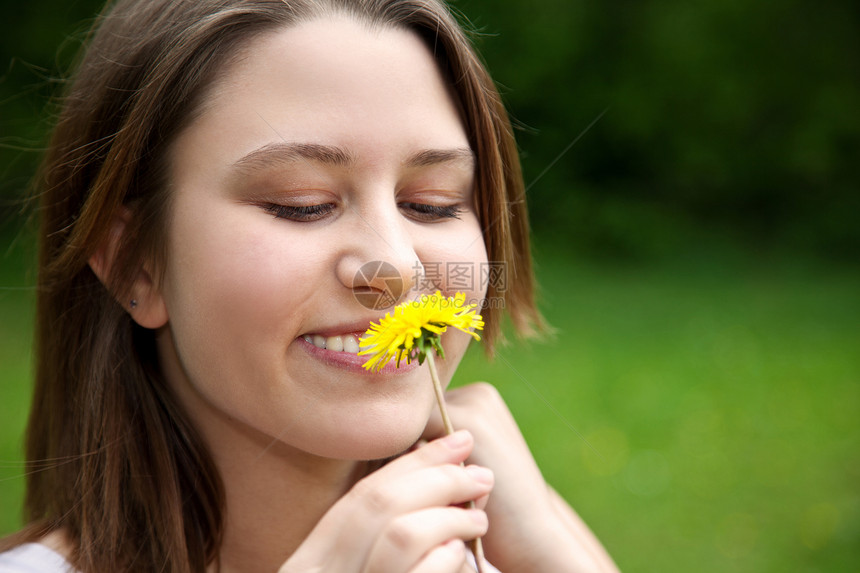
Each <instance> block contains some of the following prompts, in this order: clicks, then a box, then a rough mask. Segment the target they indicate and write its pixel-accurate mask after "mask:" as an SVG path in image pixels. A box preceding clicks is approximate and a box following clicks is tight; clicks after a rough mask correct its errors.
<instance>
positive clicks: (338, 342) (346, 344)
mask: <svg viewBox="0 0 860 573" xmlns="http://www.w3.org/2000/svg"><path fill="white" fill-rule="evenodd" d="M302 338H304V340H305V342H309V343H311V344H313V345H314V346H316V347H317V348H325V349H328V350H331V351H333V352H349V353H350V354H358V350H359V348H358V339H357V338H356V337H355V335H352V334H344V335H342V336H329V337H325V336H320V335H319V334H314V335H310V334H305V335H304V336H303V337H302Z"/></svg>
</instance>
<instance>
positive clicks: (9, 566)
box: [0, 543, 74, 573]
mask: <svg viewBox="0 0 860 573" xmlns="http://www.w3.org/2000/svg"><path fill="white" fill-rule="evenodd" d="M0 573H74V569H72V566H71V565H70V564H69V562H68V561H66V558H65V557H63V556H62V555H60V554H59V553H57V552H56V551H54V550H53V549H51V548H50V547H48V546H46V545H42V544H41V543H24V544H23V545H19V546H18V547H16V548H14V549H12V550H10V551H7V552H5V553H0Z"/></svg>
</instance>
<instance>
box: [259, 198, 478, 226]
mask: <svg viewBox="0 0 860 573" xmlns="http://www.w3.org/2000/svg"><path fill="white" fill-rule="evenodd" d="M400 207H401V208H405V209H409V210H410V211H412V212H413V218H414V219H417V220H418V221H421V222H432V221H439V220H443V219H459V218H460V213H462V212H463V209H462V208H461V207H460V206H459V205H429V204H426V203H412V202H404V203H400ZM264 208H265V210H266V212H268V213H271V214H272V215H274V216H275V217H276V218H278V219H287V220H290V221H296V222H300V223H311V222H313V221H318V220H319V219H322V218H323V217H325V216H326V215H328V214H329V213H330V212H331V211H332V210H334V208H335V205H334V204H332V203H323V204H321V205H302V206H298V207H296V206H291V205H279V204H277V203H270V204H267V205H264Z"/></svg>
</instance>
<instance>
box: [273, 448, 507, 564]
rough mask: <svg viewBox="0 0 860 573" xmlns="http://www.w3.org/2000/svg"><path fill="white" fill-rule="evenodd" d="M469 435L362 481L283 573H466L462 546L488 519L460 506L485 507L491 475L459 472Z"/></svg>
mask: <svg viewBox="0 0 860 573" xmlns="http://www.w3.org/2000/svg"><path fill="white" fill-rule="evenodd" d="M473 446H474V440H473V438H472V436H471V435H470V434H469V433H468V432H465V431H462V432H456V433H455V434H452V435H451V436H448V437H446V438H442V439H439V440H436V441H434V442H431V443H429V444H428V445H427V446H425V447H422V448H420V449H417V450H415V451H412V452H410V453H408V454H406V455H403V456H401V457H400V458H398V459H396V460H394V461H392V462H391V463H389V464H387V465H385V466H383V467H382V468H381V469H379V470H378V471H376V472H374V473H372V474H370V475H369V476H367V477H366V478H364V479H362V480H361V481H359V482H358V483H357V484H356V485H355V486H354V487H353V488H352V489H351V490H350V491H349V492H347V494H346V495H345V496H344V497H342V498H341V499H340V500H339V501H338V502H337V503H335V504H334V505H333V506H332V508H331V509H330V510H329V511H328V512H327V513H326V514H325V515H324V516H323V518H322V519H321V520H320V522H319V523H318V524H317V526H316V527H315V528H314V529H313V531H311V533H310V535H309V536H308V537H307V539H305V541H304V542H303V543H302V545H300V546H299V548H298V549H297V550H296V551H295V553H293V555H292V557H290V559H289V560H288V561H287V562H286V563H284V565H283V566H282V567H281V568H280V570H279V573H299V572H310V571H313V572H315V573H323V572H330V573H461V572H462V571H464V567H465V557H466V549H465V546H464V544H463V541H464V540H470V539H474V538H475V537H479V536H482V535H483V534H484V533H486V530H487V516H486V514H485V513H484V511H483V510H481V509H474V510H469V509H463V508H461V507H457V506H456V505H457V504H462V503H464V502H468V501H469V500H484V501H485V500H486V497H487V495H488V494H489V493H490V490H491V489H492V487H493V475H492V472H490V471H489V470H487V469H486V468H482V467H479V466H467V467H461V465H460V463H461V462H463V461H464V460H465V459H466V458H467V457H468V455H469V453H471V451H472V447H473Z"/></svg>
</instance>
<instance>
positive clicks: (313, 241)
mask: <svg viewBox="0 0 860 573" xmlns="http://www.w3.org/2000/svg"><path fill="white" fill-rule="evenodd" d="M170 157H171V173H170V180H171V184H172V193H173V197H172V203H171V215H170V219H169V222H168V230H167V240H168V251H167V262H166V267H165V275H164V281H163V282H162V284H161V286H160V297H161V300H162V301H163V304H164V306H165V308H166V311H167V316H168V322H167V324H166V325H165V326H164V327H162V328H161V330H160V331H159V335H158V338H159V353H160V359H161V363H162V367H163V369H164V371H165V374H166V376H167V378H168V381H169V382H170V384H171V385H172V386H173V387H174V388H175V389H176V391H177V393H178V395H179V396H180V399H181V400H182V402H183V403H184V406H185V407H186V408H187V409H188V411H189V413H190V415H191V417H192V419H193V420H194V421H195V423H196V424H197V425H198V426H200V428H201V430H202V431H203V433H204V435H206V436H208V438H209V440H210V441H212V440H214V439H221V437H226V436H228V435H233V436H236V435H242V436H246V437H250V438H251V439H252V440H254V441H257V442H259V443H260V444H261V446H266V445H267V444H272V443H275V444H278V447H280V448H295V449H297V450H301V451H304V452H308V453H311V454H314V455H319V456H326V457H334V458H344V459H373V458H380V457H386V456H390V455H393V454H395V453H397V452H399V451H401V450H403V449H404V448H406V447H408V446H409V445H410V444H411V443H412V442H413V441H414V440H415V439H417V437H418V436H419V435H420V433H421V431H422V429H423V428H424V425H425V423H426V420H427V417H428V416H429V414H430V412H431V409H432V408H433V407H434V405H435V402H434V398H433V391H432V387H431V382H430V378H429V372H428V370H427V368H426V366H425V367H421V368H418V367H417V363H413V365H412V367H408V368H403V369H400V370H395V369H393V368H388V369H387V370H385V371H383V372H382V373H380V374H372V373H368V372H366V371H364V370H363V369H362V368H361V367H360V364H361V363H362V362H363V357H362V358H359V357H357V356H356V355H355V354H354V353H350V352H348V350H350V347H351V346H354V337H355V335H356V334H357V333H361V332H363V331H364V330H365V329H366V328H367V326H368V323H369V321H370V320H376V319H378V318H379V317H380V316H381V315H382V314H383V311H380V310H373V309H368V308H367V307H366V304H367V298H366V297H367V295H368V293H369V294H370V295H373V294H375V293H376V294H378V293H379V292H380V291H379V289H382V288H384V287H385V283H383V282H378V281H375V280H373V279H372V275H368V273H366V272H364V273H361V272H359V269H361V267H362V265H365V264H366V263H372V262H373V261H384V262H387V263H389V264H390V265H392V266H393V267H394V268H395V269H397V271H398V272H399V274H400V276H401V277H402V278H403V280H404V281H405V284H404V286H405V289H404V292H403V294H402V296H401V298H400V300H399V301H398V302H400V301H402V300H406V299H409V298H415V297H417V296H418V295H419V294H420V293H422V292H429V291H431V290H433V289H434V288H440V289H442V291H443V292H446V293H447V294H451V293H452V292H453V291H454V290H460V291H466V292H467V299H470V300H472V301H479V300H480V299H481V298H482V297H483V296H484V289H483V288H482V286H481V284H480V268H481V264H482V263H486V251H485V247H484V243H483V240H482V238H481V230H480V226H479V223H478V219H477V215H476V213H475V209H474V206H473V195H472V193H473V189H472V187H473V181H474V158H473V156H472V153H471V151H470V150H469V144H468V140H467V137H466V133H465V131H464V127H463V124H462V121H461V119H460V116H459V114H458V111H457V108H456V107H455V104H454V102H453V99H452V96H451V94H450V93H449V91H448V89H447V88H446V85H445V82H444V80H443V78H442V76H441V74H440V72H439V71H438V69H437V67H436V65H435V63H434V60H433V57H432V54H431V52H430V51H429V50H428V48H427V47H425V46H424V44H423V43H422V42H421V41H420V40H419V39H418V37H417V36H416V35H414V34H413V33H410V32H407V31H404V30H397V29H381V30H379V29H377V30H370V29H368V28H366V27H364V26H363V25H361V24H358V23H356V22H353V21H351V20H349V19H345V18H344V19H334V20H315V21H311V22H306V23H302V24H300V25H297V26H295V27H291V28H289V29H286V30H283V31H281V32H278V33H273V34H270V35H266V36H263V37H260V38H258V39H256V40H254V41H253V42H252V43H251V44H250V45H249V46H248V48H247V49H246V50H245V51H244V52H243V55H242V57H241V58H240V59H238V60H237V61H236V62H235V63H234V64H232V66H231V68H229V69H227V70H226V74H225V75H224V76H222V78H221V79H220V80H219V81H218V83H217V84H216V85H215V86H214V90H213V92H212V93H211V94H210V96H209V98H208V100H207V102H206V104H205V105H204V107H203V113H202V114H201V115H200V116H199V117H197V118H196V119H195V120H194V122H193V123H192V124H191V125H190V126H189V127H188V128H187V129H186V130H185V131H184V132H183V133H182V134H181V135H180V137H179V138H178V139H177V140H176V142H175V144H174V146H173V147H172V149H171V156H170ZM372 266H373V265H371V267H372ZM422 266H423V267H424V268H426V269H427V277H428V278H429V279H435V284H428V282H427V281H426V280H421V281H417V282H416V277H417V274H418V273H419V272H420V271H419V270H418V269H420V268H421V267H422ZM446 269H447V270H448V273H446V272H445V271H446ZM440 270H441V271H443V272H442V273H441V275H440V274H439V273H438V271H440ZM450 273H456V275H457V278H456V280H457V281H458V284H456V285H455V284H453V283H452V281H453V278H452V279H451V281H449V280H448V278H449V277H453V275H451V274H450ZM468 273H471V275H472V277H473V281H472V284H471V285H469V284H468V283H465V282H463V281H464V277H465V276H466V275H467V274H468ZM446 274H447V277H446ZM469 286H471V288H468V287H469ZM464 287H467V288H464ZM356 294H358V295H359V296H358V297H357V296H356ZM362 296H364V297H365V298H362ZM314 339H316V341H317V344H314V342H313V341H314ZM323 339H325V340H326V344H327V346H329V347H334V348H326V349H323V348H319V347H318V346H319V345H320V344H321V342H322V340H323ZM308 340H310V342H309V341H308ZM468 340H469V337H468V336H467V335H465V334H463V333H460V332H448V333H446V334H445V335H444V338H443V343H444V346H445V351H446V354H447V359H446V360H445V361H443V362H441V363H440V374H441V375H442V376H443V379H444V380H450V377H451V374H452V373H453V369H454V367H455V366H456V364H457V362H458V361H459V360H460V358H461V357H462V355H463V353H464V351H465V349H466V346H467V344H468ZM339 345H344V346H346V350H347V351H339V350H338V349H337V347H338V346H339Z"/></svg>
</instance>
